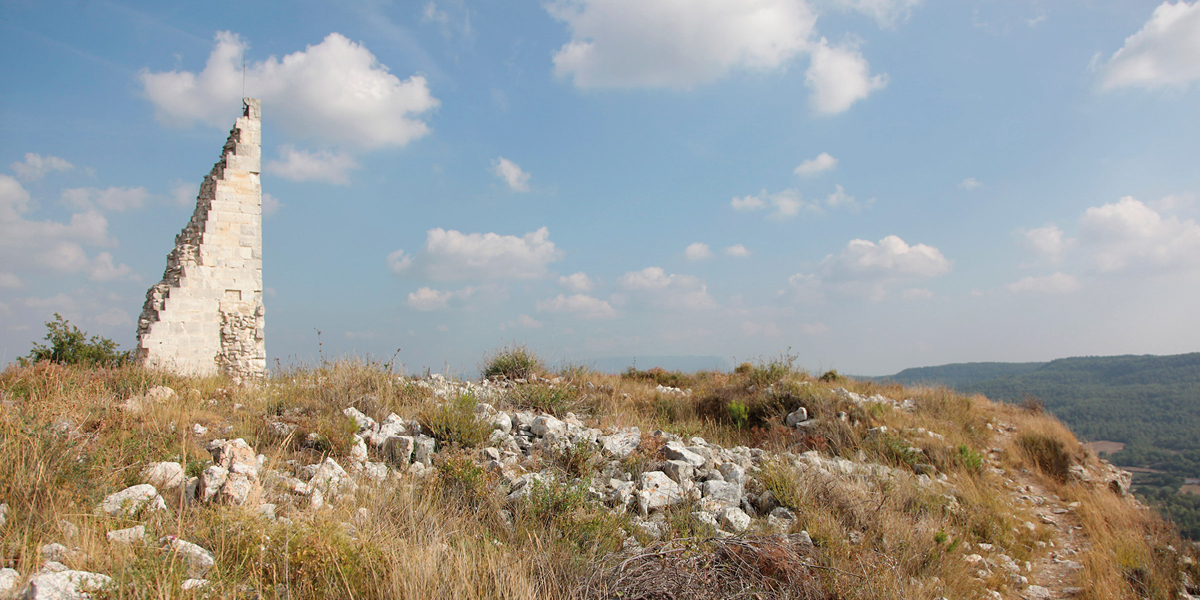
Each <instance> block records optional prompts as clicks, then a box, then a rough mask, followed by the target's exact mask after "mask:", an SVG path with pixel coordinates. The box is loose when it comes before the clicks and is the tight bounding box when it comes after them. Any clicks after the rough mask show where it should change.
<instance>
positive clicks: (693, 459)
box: [663, 442, 705, 467]
mask: <svg viewBox="0 0 1200 600" xmlns="http://www.w3.org/2000/svg"><path fill="white" fill-rule="evenodd" d="M663 453H664V454H666V456H667V459H668V460H681V461H683V462H685V463H687V464H689V465H692V466H693V467H703V466H704V462H705V460H704V457H703V456H700V455H699V454H697V453H695V452H692V451H691V450H689V449H688V448H687V447H686V446H684V445H683V444H682V443H680V442H667V445H666V446H664V447H663Z"/></svg>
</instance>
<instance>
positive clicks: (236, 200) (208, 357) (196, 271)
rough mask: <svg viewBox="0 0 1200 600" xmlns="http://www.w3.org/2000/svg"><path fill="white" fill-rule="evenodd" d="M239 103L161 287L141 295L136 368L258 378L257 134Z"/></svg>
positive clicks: (254, 114)
mask: <svg viewBox="0 0 1200 600" xmlns="http://www.w3.org/2000/svg"><path fill="white" fill-rule="evenodd" d="M243 102H244V103H245V110H244V111H243V116H242V117H241V118H239V119H238V120H237V123H236V124H234V126H233V131H231V132H230V133H229V140H228V141H226V142H225V148H224V150H223V151H222V156H221V160H220V161H218V162H217V164H216V165H214V166H213V168H212V171H211V172H210V173H209V174H208V176H207V177H205V178H204V182H203V183H201V184H200V194H199V196H198V197H197V199H196V210H195V212H193V213H192V219H191V221H189V222H188V224H187V227H184V229H183V231H182V232H180V233H179V235H177V236H175V248H174V249H173V250H171V253H170V254H168V255H167V269H166V272H165V273H163V279H162V281H160V282H159V283H157V284H155V285H154V286H153V287H151V288H150V290H149V291H147V292H146V303H145V305H144V306H143V307H142V315H141V317H140V318H139V319H138V346H137V350H136V351H135V355H136V359H137V361H138V362H139V363H141V364H144V365H147V366H151V367H158V368H165V369H170V370H172V371H176V372H178V373H182V374H187V375H211V374H216V373H225V374H227V375H230V376H233V377H235V378H238V379H244V378H247V377H254V376H260V375H262V374H264V373H265V370H266V350H265V346H264V343H263V324H264V323H263V315H264V310H263V297H262V289H263V287H262V186H261V184H260V182H259V172H260V170H259V163H260V160H261V156H262V150H261V147H262V127H261V115H260V104H259V101H258V100H256V99H254V98H246V99H244V100H243Z"/></svg>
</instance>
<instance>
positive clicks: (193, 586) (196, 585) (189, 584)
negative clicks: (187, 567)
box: [179, 578, 209, 592]
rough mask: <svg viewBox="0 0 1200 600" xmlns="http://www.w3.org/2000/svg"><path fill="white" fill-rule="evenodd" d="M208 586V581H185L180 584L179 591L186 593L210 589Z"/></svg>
mask: <svg viewBox="0 0 1200 600" xmlns="http://www.w3.org/2000/svg"><path fill="white" fill-rule="evenodd" d="M208 584H209V581H208V580H207V579H195V578H193V579H185V580H183V583H181V584H179V589H180V590H183V591H185V592H190V591H191V590H199V589H202V588H206V587H208Z"/></svg>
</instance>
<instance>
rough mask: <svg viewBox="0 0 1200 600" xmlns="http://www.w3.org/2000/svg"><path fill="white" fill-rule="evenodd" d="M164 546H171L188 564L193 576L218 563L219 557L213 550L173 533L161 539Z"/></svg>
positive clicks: (199, 574) (197, 575) (206, 570)
mask: <svg viewBox="0 0 1200 600" xmlns="http://www.w3.org/2000/svg"><path fill="white" fill-rule="evenodd" d="M159 542H160V543H162V545H163V547H164V548H170V549H171V550H173V551H174V552H175V554H176V555H178V556H179V559H180V560H182V561H183V562H184V563H186V564H187V566H188V573H189V574H191V576H192V577H201V576H203V575H204V574H205V573H207V572H208V571H209V569H212V568H213V565H215V564H216V563H217V557H216V556H214V555H213V553H212V552H209V551H208V550H205V549H204V548H203V547H201V546H199V545H197V544H193V543H191V542H188V541H185V540H181V539H179V538H177V537H175V536H173V535H169V536H167V537H164V538H162V539H161V540H159Z"/></svg>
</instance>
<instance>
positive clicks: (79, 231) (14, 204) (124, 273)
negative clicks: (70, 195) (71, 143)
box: [0, 174, 132, 281]
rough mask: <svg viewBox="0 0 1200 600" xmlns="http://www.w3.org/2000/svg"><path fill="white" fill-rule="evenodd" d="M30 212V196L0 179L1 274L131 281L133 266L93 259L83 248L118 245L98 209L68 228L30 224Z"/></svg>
mask: <svg viewBox="0 0 1200 600" xmlns="http://www.w3.org/2000/svg"><path fill="white" fill-rule="evenodd" d="M31 210H32V209H31V198H30V195H29V192H28V191H27V190H25V188H24V187H23V186H22V185H21V183H20V182H19V181H17V180H16V179H15V178H13V177H11V176H8V175H2V174H0V269H3V270H4V271H5V272H10V271H12V270H19V269H30V270H39V269H49V270H50V271H53V272H57V273H66V274H70V273H82V274H85V275H87V277H88V278H89V279H91V280H92V281H109V280H113V279H125V278H132V272H131V269H130V268H129V266H128V265H124V264H120V265H118V264H115V263H114V261H113V256H112V254H111V253H109V252H101V253H99V254H97V255H95V256H93V257H89V256H88V253H87V252H86V251H85V250H84V246H85V245H86V246H101V247H111V246H115V245H116V240H114V239H112V237H111V236H110V235H109V233H108V220H107V219H105V218H104V215H102V214H101V213H100V212H99V211H97V210H96V209H95V208H94V207H91V206H89V207H87V208H85V209H83V210H80V212H76V213H74V214H72V215H71V218H70V220H68V221H66V222H58V221H49V220H46V221H42V220H32V219H28V218H26V215H27V214H28V213H29V212H30V211H31ZM10 274H11V273H10Z"/></svg>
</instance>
